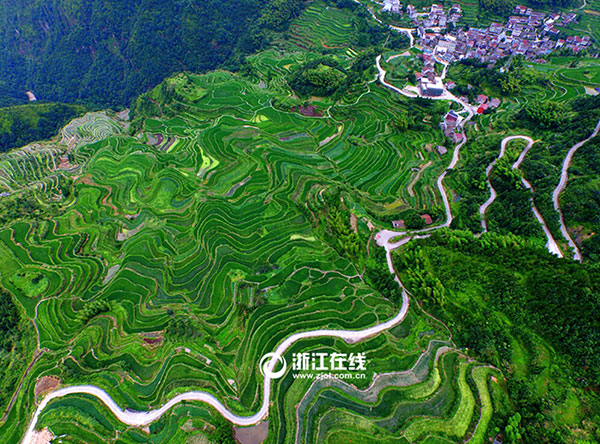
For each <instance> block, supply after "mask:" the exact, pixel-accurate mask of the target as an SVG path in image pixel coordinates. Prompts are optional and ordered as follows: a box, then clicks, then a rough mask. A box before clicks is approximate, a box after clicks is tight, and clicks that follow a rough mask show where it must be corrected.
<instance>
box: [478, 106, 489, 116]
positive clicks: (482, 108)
mask: <svg viewBox="0 0 600 444" xmlns="http://www.w3.org/2000/svg"><path fill="white" fill-rule="evenodd" d="M486 109H488V104H487V103H482V104H481V105H479V108H477V114H483V112H484V111H485V110H486Z"/></svg>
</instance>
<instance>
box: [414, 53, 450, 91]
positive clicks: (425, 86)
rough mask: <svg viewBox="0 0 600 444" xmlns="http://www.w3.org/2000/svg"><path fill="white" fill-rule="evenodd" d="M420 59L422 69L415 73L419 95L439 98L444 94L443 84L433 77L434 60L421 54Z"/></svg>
mask: <svg viewBox="0 0 600 444" xmlns="http://www.w3.org/2000/svg"><path fill="white" fill-rule="evenodd" d="M421 57H422V59H423V69H421V72H418V73H415V77H416V80H417V82H418V84H419V90H420V92H421V95H423V96H425V97H439V96H441V95H442V94H444V84H443V83H442V80H441V79H440V78H439V77H436V75H435V59H434V58H433V56H432V54H430V53H423V54H422V55H421Z"/></svg>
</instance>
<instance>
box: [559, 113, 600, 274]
mask: <svg viewBox="0 0 600 444" xmlns="http://www.w3.org/2000/svg"><path fill="white" fill-rule="evenodd" d="M598 132H600V120H598V124H597V125H596V128H595V129H594V131H593V132H592V134H591V135H590V137H588V138H587V139H584V140H582V141H581V142H578V143H576V144H575V145H573V146H572V147H571V149H570V150H569V152H568V153H567V155H566V157H565V160H564V161H563V165H562V171H561V173H560V182H558V185H557V186H556V188H555V189H554V191H553V192H552V202H553V203H554V209H555V210H556V211H557V212H558V218H559V221H560V232H561V234H562V235H563V237H564V238H565V240H566V241H567V243H568V244H569V247H571V249H572V250H573V259H575V260H576V261H579V262H581V259H582V257H581V252H580V251H579V248H578V247H577V245H576V244H575V242H574V241H573V239H572V238H571V235H570V234H569V232H568V231H567V226H566V225H565V218H564V216H563V213H562V210H561V209H560V193H562V192H563V190H564V189H565V188H566V186H567V182H568V180H569V167H570V166H571V162H572V161H573V156H574V155H575V151H577V150H578V149H579V148H581V147H582V146H583V145H584V144H585V143H586V142H588V141H589V140H591V139H593V138H594V137H596V136H597V135H598Z"/></svg>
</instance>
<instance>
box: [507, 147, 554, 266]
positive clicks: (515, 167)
mask: <svg viewBox="0 0 600 444" xmlns="http://www.w3.org/2000/svg"><path fill="white" fill-rule="evenodd" d="M520 137H521V138H523V139H525V140H527V142H528V143H527V146H526V147H525V148H523V151H521V154H520V155H519V157H518V158H517V160H516V161H515V163H513V165H512V169H513V170H518V169H519V168H520V167H521V163H523V160H524V159H525V156H526V155H527V153H528V152H529V149H530V148H531V146H532V145H533V140H531V138H530V137H527V136H520ZM521 183H522V184H523V186H524V187H525V188H527V189H528V190H529V191H531V198H530V202H531V210H532V211H533V214H534V215H535V218H536V219H537V221H538V222H539V223H540V225H541V226H542V230H544V234H545V235H546V248H547V249H548V251H549V252H550V253H552V254H554V255H556V256H558V257H563V254H562V251H560V248H559V246H558V243H557V242H556V240H555V239H554V236H552V233H551V232H550V229H549V228H548V225H547V224H546V221H545V220H544V217H543V216H542V213H540V211H539V210H538V209H537V207H536V206H535V200H534V198H533V187H532V186H531V184H530V183H529V181H528V180H527V179H525V178H524V177H521Z"/></svg>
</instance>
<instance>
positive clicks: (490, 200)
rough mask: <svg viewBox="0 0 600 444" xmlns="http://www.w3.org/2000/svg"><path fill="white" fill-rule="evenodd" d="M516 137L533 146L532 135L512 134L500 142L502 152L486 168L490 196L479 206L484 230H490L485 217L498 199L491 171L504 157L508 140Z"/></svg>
mask: <svg viewBox="0 0 600 444" xmlns="http://www.w3.org/2000/svg"><path fill="white" fill-rule="evenodd" d="M515 139H525V140H527V141H528V142H529V145H528V146H529V147H531V145H533V140H532V139H531V138H530V137H526V136H510V137H506V138H504V139H503V140H502V143H500V154H498V157H496V158H495V159H494V160H493V161H492V163H490V164H489V165H488V166H487V168H486V169H485V176H486V177H487V182H488V187H489V189H490V197H489V198H488V200H486V201H485V202H484V204H483V205H481V206H480V207H479V215H480V216H481V228H483V231H486V232H487V230H488V226H487V220H486V219H485V213H486V211H487V209H488V207H489V206H490V205H491V204H492V203H493V202H494V200H496V196H497V194H496V190H495V189H494V187H493V186H492V182H490V173H491V172H492V168H494V165H496V162H498V161H499V160H500V159H502V158H503V157H504V154H505V153H506V145H507V144H508V142H510V141H511V140H515Z"/></svg>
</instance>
